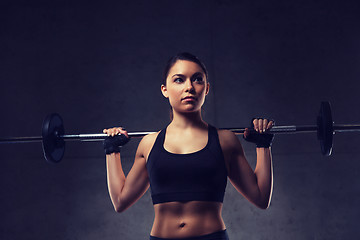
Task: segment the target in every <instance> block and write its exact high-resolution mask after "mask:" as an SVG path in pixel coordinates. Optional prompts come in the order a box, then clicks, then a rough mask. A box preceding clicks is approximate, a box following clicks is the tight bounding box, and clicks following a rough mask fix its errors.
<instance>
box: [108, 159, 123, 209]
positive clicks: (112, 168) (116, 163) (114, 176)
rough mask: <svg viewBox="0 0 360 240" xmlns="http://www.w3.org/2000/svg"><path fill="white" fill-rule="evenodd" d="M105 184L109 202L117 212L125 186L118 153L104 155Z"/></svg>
mask: <svg viewBox="0 0 360 240" xmlns="http://www.w3.org/2000/svg"><path fill="white" fill-rule="evenodd" d="M106 167H107V183H108V190H109V194H110V198H111V201H112V203H113V205H114V208H115V210H116V211H117V210H118V209H119V206H120V196H121V190H122V189H123V187H124V185H125V174H124V171H123V169H122V165H121V159H120V153H113V154H109V155H106Z"/></svg>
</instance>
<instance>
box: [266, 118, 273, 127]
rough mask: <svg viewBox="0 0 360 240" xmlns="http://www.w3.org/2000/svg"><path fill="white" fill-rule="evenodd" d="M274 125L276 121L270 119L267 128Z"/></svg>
mask: <svg viewBox="0 0 360 240" xmlns="http://www.w3.org/2000/svg"><path fill="white" fill-rule="evenodd" d="M273 126H274V121H273V120H270V121H269V123H268V125H267V129H271V128H272V127H273Z"/></svg>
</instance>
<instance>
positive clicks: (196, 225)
mask: <svg viewBox="0 0 360 240" xmlns="http://www.w3.org/2000/svg"><path fill="white" fill-rule="evenodd" d="M154 210H155V219H154V224H153V228H152V230H151V236H155V237H161V238H187V237H192V236H201V235H206V234H209V233H214V232H216V231H221V230H224V229H225V224H224V222H223V219H222V217H221V210H222V203H219V202H202V201H190V202H169V203H161V204H156V205H154Z"/></svg>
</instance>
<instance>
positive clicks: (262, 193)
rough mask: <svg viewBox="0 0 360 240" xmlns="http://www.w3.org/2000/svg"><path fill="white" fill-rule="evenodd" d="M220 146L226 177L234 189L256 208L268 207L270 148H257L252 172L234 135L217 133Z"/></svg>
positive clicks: (224, 132) (269, 196) (270, 165)
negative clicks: (226, 171) (225, 167)
mask: <svg viewBox="0 0 360 240" xmlns="http://www.w3.org/2000/svg"><path fill="white" fill-rule="evenodd" d="M219 139H220V144H221V147H222V149H223V153H224V158H225V162H226V165H227V168H228V177H229V180H230V182H231V184H232V185H233V186H234V187H235V189H236V190H237V191H238V192H240V193H241V194H242V195H243V196H244V197H245V198H246V199H248V200H249V201H250V202H251V203H253V204H255V205H256V206H257V207H259V208H262V209H266V208H268V207H269V204H270V200H271V195H272V186H273V169H272V159H271V150H270V148H257V149H256V153H257V163H256V168H255V171H253V170H252V169H251V167H250V165H249V163H248V162H247V160H246V158H245V155H244V151H243V148H242V146H241V143H240V141H239V139H238V138H237V137H236V136H235V134H234V133H232V132H230V131H226V130H221V131H219Z"/></svg>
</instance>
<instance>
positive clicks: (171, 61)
mask: <svg viewBox="0 0 360 240" xmlns="http://www.w3.org/2000/svg"><path fill="white" fill-rule="evenodd" d="M178 60H185V61H190V62H194V63H196V64H197V65H199V66H200V67H201V69H202V70H203V71H204V73H205V77H206V81H207V82H209V78H208V71H207V70H206V67H205V64H204V63H202V62H201V61H200V59H199V58H198V57H196V56H195V55H193V54H191V53H188V52H182V53H178V54H176V55H175V56H173V57H171V58H170V59H169V60H168V62H167V64H166V66H165V69H164V72H163V79H162V84H164V85H165V86H166V79H167V76H168V74H169V71H170V68H172V66H174V64H175V63H176V62H177V61H178ZM169 117H170V120H173V112H172V107H171V106H170V116H169Z"/></svg>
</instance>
